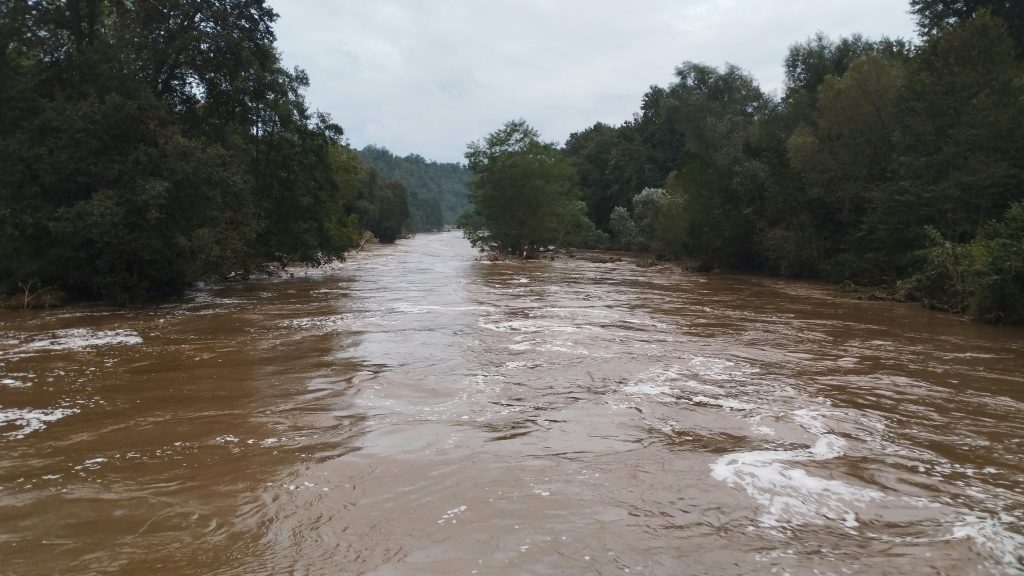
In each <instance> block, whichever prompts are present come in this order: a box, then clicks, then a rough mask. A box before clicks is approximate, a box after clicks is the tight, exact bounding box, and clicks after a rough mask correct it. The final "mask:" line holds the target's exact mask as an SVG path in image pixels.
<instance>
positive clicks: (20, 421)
mask: <svg viewBox="0 0 1024 576" xmlns="http://www.w3.org/2000/svg"><path fill="white" fill-rule="evenodd" d="M77 413H78V409H77V408H53V409H42V410H32V409H30V408H7V409H4V408H3V407H2V406H0V430H2V429H3V428H6V427H8V426H16V427H17V429H15V430H12V431H9V432H4V436H6V437H8V438H24V437H25V436H28V435H29V434H31V433H32V432H38V431H40V430H44V429H46V426H47V424H49V423H51V422H56V421H57V420H60V419H61V418H65V417H67V416H71V415H72V414H77Z"/></svg>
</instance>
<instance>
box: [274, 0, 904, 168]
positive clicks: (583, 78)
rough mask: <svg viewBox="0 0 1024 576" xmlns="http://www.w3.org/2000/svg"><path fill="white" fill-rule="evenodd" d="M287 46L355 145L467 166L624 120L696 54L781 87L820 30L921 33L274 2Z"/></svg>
mask: <svg viewBox="0 0 1024 576" xmlns="http://www.w3.org/2000/svg"><path fill="white" fill-rule="evenodd" d="M271 4H272V5H273V6H274V8H275V9H276V10H277V12H278V13H280V15H281V19H280V20H279V21H278V23H277V27H276V30H277V37H278V48H279V49H280V50H281V52H282V53H283V55H284V59H285V62H286V63H287V64H288V65H289V66H295V65H298V66H301V67H303V68H305V69H306V71H307V72H309V76H310V80H311V83H312V85H311V86H310V88H309V91H308V93H307V98H308V101H309V103H310V105H311V106H312V107H314V108H317V109H320V110H322V111H324V112H328V113H330V114H331V115H333V116H334V119H335V120H336V121H337V122H338V123H340V124H341V125H342V127H344V129H345V133H346V136H347V137H348V139H349V141H350V142H351V144H352V145H353V146H355V147H357V148H362V147H363V146H365V145H367V144H378V145H382V146H385V147H387V148H389V149H390V150H391V151H393V152H395V153H397V154H400V155H405V154H408V153H411V152H415V153H417V154H420V155H422V156H424V157H426V158H429V159H434V160H439V161H462V154H463V152H464V151H465V149H466V144H467V143H468V142H470V141H472V140H477V139H479V138H481V137H482V136H484V135H485V134H487V133H488V132H490V131H492V130H494V129H495V128H498V127H499V126H501V124H503V123H504V122H505V121H506V120H511V119H514V118H520V117H522V118H525V119H526V120H527V121H528V122H530V123H531V124H532V125H533V126H534V127H536V128H537V129H538V130H540V132H541V134H542V135H543V136H544V138H545V139H546V140H553V141H557V142H564V140H565V138H566V137H567V136H568V135H569V134H570V133H571V132H575V131H577V130H581V129H584V128H586V127H587V126H590V125H592V124H593V123H594V122H597V121H602V122H606V123H610V124H618V123H621V122H622V121H624V120H627V119H628V118H630V116H631V115H632V114H633V112H634V111H636V110H638V109H639V107H640V98H641V96H642V95H643V94H644V92H646V91H647V88H648V87H649V86H650V85H651V84H659V85H663V86H664V85H667V84H668V83H670V82H671V81H672V72H673V69H674V68H675V66H677V65H679V64H680V63H682V62H684V61H686V60H693V61H697V62H706V63H709V64H714V65H721V64H723V63H725V62H731V63H734V64H737V65H739V66H741V67H742V68H744V69H746V70H748V71H749V72H750V73H752V74H753V75H754V77H755V78H757V79H758V81H759V82H760V83H761V86H762V87H763V88H765V89H779V88H780V87H781V85H782V78H783V72H782V60H783V58H784V57H785V54H786V50H787V48H788V47H789V45H790V44H792V43H794V42H797V41H802V40H804V39H806V38H808V37H809V36H811V35H812V34H814V33H815V32H816V31H818V30H821V31H823V32H825V33H827V34H829V35H832V36H838V35H848V34H851V33H854V32H861V33H863V34H864V35H866V36H869V37H872V38H877V37H879V36H882V35H888V36H904V37H910V36H913V34H914V27H913V21H912V19H911V17H910V15H909V14H908V13H907V3H906V2H904V1H902V0H772V1H768V0H633V1H632V2H629V3H627V2H626V1H624V0H502V1H498V0H493V1H492V0H271Z"/></svg>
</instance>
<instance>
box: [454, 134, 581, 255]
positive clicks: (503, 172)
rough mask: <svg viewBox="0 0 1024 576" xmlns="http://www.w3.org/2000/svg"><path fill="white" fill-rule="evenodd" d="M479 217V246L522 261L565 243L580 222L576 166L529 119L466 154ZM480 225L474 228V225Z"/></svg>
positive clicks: (475, 237) (475, 234) (475, 231)
mask: <svg viewBox="0 0 1024 576" xmlns="http://www.w3.org/2000/svg"><path fill="white" fill-rule="evenodd" d="M466 160H468V161H469V169H470V170H471V171H472V172H473V174H474V175H475V176H476V179H475V180H474V181H473V182H472V183H471V185H470V190H471V192H470V200H471V201H472V203H473V212H474V215H475V216H474V217H472V218H469V219H467V220H466V221H465V222H467V223H469V224H470V225H472V226H473V227H472V228H467V229H466V233H467V236H468V237H469V238H470V240H471V241H472V242H473V244H474V245H475V246H477V247H479V248H481V249H484V250H495V251H500V252H503V253H507V254H516V255H519V256H520V257H530V256H534V255H536V254H537V252H538V251H539V250H541V249H543V248H546V247H549V246H554V245H558V244H561V243H564V242H565V240H566V226H567V224H568V223H570V222H572V221H573V220H575V219H576V216H577V212H578V208H577V205H576V200H577V197H578V189H577V187H576V177H575V173H574V171H573V169H572V165H571V164H570V163H569V161H568V160H567V159H566V158H565V156H564V155H563V154H562V153H561V151H559V150H558V148H557V147H556V146H555V145H554V144H550V143H546V142H541V140H540V135H539V134H538V132H537V131H536V130H534V129H533V128H532V127H530V126H529V125H528V124H527V123H526V121H525V120H513V121H510V122H507V123H506V124H505V125H504V126H502V127H501V128H500V129H498V130H496V131H494V132H492V133H490V134H488V135H487V136H486V137H485V138H484V139H483V140H482V141H479V142H473V143H471V144H469V146H468V148H467V150H466ZM474 222H475V223H476V224H475V225H473V223H474Z"/></svg>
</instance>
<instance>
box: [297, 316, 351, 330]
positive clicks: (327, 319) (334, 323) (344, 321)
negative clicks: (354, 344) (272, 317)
mask: <svg viewBox="0 0 1024 576" xmlns="http://www.w3.org/2000/svg"><path fill="white" fill-rule="evenodd" d="M354 319H355V317H354V316H353V315H352V314H334V315H332V316H321V317H318V318H298V319H295V320H285V321H284V322H281V323H280V324H278V326H280V327H281V328H297V329H299V330H306V331H310V332H318V333H327V332H334V331H338V330H348V329H351V328H352V323H353V320H354Z"/></svg>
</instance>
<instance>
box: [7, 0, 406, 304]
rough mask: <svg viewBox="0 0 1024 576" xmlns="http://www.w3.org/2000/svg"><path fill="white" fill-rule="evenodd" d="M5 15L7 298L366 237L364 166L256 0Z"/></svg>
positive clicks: (46, 7)
mask: <svg viewBox="0 0 1024 576" xmlns="http://www.w3.org/2000/svg"><path fill="white" fill-rule="evenodd" d="M0 11H2V13H0V292H4V291H8V290H12V289H13V288H15V287H16V285H17V284H18V283H27V282H35V283H36V285H50V286H56V287H59V288H60V289H63V290H65V291H66V292H68V293H69V294H70V295H72V296H75V297H86V298H96V297H103V298H107V299H110V300H114V301H118V302H130V301H137V300H141V299H143V298H146V297H148V296H154V295H156V296H160V295H168V294H174V293H177V292H180V291H181V290H183V289H184V288H186V287H188V286H189V285H191V284H192V283H194V282H195V281H197V280H200V279H203V278H208V277H214V276H218V275H223V274H226V273H228V272H231V271H235V270H241V269H245V268H248V267H251V266H252V265H253V264H254V263H257V262H260V261H262V260H268V259H282V260H306V261H311V262H322V261H324V260H327V259H330V258H335V257H341V256H342V255H343V252H344V250H346V249H347V248H348V247H350V246H352V245H353V243H354V242H355V239H356V238H357V237H358V236H359V231H358V229H357V226H358V221H357V218H356V217H354V216H353V210H354V205H355V203H356V202H357V200H359V191H358V190H357V184H358V182H357V180H358V175H359V172H360V168H359V164H358V162H357V160H356V159H355V157H354V155H353V154H352V153H351V151H350V150H348V148H347V147H346V145H345V144H344V143H343V141H342V130H341V128H340V127H339V126H337V125H336V124H334V123H332V122H331V120H330V118H328V117H326V116H325V115H322V114H319V113H315V112H312V111H310V110H309V109H308V107H307V105H306V102H305V100H304V97H303V95H302V93H303V90H304V89H305V87H306V86H307V85H308V78H307V77H306V74H305V73H304V72H303V71H301V70H287V69H285V68H284V67H283V66H282V64H281V61H280V57H279V55H278V53H277V51H276V49H275V48H274V40H275V38H274V33H273V24H274V21H275V20H276V18H277V15H276V14H274V12H273V10H271V8H270V7H269V6H268V5H267V4H266V2H265V1H264V0H212V1H206V0H202V1H201V0H175V1H173V2H128V1H126V0H79V1H75V2H37V1H31V0H7V1H5V2H3V4H2V5H0ZM395 194H398V195H400V194H401V191H396V192H395ZM365 198H366V195H365V194H364V195H363V200H365ZM373 198H375V197H373ZM374 201H375V200H372V199H371V200H370V202H371V204H372V203H373V202H374ZM387 201H388V202H391V199H390V198H388V199H387ZM395 203H397V204H401V202H398V201H396V202H395Z"/></svg>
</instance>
